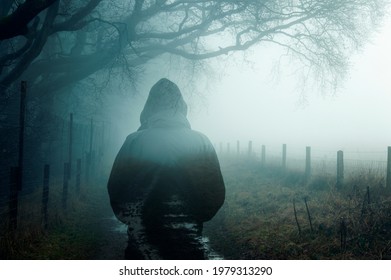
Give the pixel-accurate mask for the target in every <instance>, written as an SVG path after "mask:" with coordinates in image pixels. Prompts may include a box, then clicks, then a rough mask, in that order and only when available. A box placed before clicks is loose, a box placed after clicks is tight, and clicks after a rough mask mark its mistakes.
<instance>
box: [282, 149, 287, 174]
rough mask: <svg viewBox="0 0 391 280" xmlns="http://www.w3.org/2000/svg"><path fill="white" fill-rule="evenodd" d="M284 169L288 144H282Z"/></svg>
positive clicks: (283, 167) (284, 167)
mask: <svg viewBox="0 0 391 280" xmlns="http://www.w3.org/2000/svg"><path fill="white" fill-rule="evenodd" d="M282 169H284V170H285V169H286V144H282Z"/></svg>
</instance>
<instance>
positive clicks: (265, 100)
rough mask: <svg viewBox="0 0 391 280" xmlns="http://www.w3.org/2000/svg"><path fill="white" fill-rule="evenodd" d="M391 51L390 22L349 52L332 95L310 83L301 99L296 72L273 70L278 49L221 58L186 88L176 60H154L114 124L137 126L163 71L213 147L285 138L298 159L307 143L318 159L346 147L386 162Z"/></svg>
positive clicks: (127, 128) (272, 143)
mask: <svg viewBox="0 0 391 280" xmlns="http://www.w3.org/2000/svg"><path fill="white" fill-rule="evenodd" d="M389 50H391V19H390V20H388V21H387V22H385V24H384V26H383V28H381V32H379V34H377V35H376V36H375V37H374V38H373V39H372V43H368V44H367V45H366V46H365V47H364V49H363V50H362V51H361V52H360V53H357V54H354V55H353V56H352V58H351V63H352V67H351V68H350V71H349V75H348V78H347V79H346V80H345V82H344V83H343V85H342V87H341V88H339V90H338V92H337V94H336V95H333V94H326V95H324V94H322V93H321V90H320V89H319V88H311V89H310V90H309V91H307V92H306V95H305V96H306V102H303V101H302V94H301V89H300V85H301V83H300V81H298V79H300V76H298V75H294V74H292V70H289V69H288V70H286V69H282V70H281V71H280V72H277V74H276V72H275V71H274V70H273V69H274V68H275V65H276V61H277V60H278V58H279V57H280V52H278V51H276V49H275V48H270V47H269V46H264V45H261V46H259V48H255V49H252V50H250V51H248V52H246V54H245V58H246V59H247V60H249V61H252V63H250V64H249V63H247V62H245V61H244V60H243V58H244V56H243V53H237V54H235V55H232V56H229V57H227V58H226V59H222V58H218V59H217V60H216V61H217V63H211V65H210V66H211V68H212V69H213V71H212V72H211V73H207V74H206V75H204V78H203V80H197V79H196V80H191V81H189V82H188V83H189V84H190V86H185V83H186V81H187V80H188V78H187V76H186V75H182V76H184V77H185V78H183V77H182V79H181V78H179V77H178V76H179V75H178V73H177V71H176V70H175V69H182V68H181V67H182V66H181V65H176V64H175V62H174V63H173V65H168V66H167V65H166V66H167V67H168V68H167V69H171V70H168V73H166V71H165V69H162V68H164V67H162V65H159V64H158V63H157V64H155V65H154V64H153V63H152V64H151V65H150V66H149V69H148V70H147V71H146V73H147V75H146V77H147V79H146V80H144V82H143V84H142V85H141V87H139V90H140V93H139V94H136V95H135V96H133V97H131V98H130V99H129V104H128V103H126V102H122V104H120V105H118V108H117V109H116V110H117V111H118V112H119V113H120V114H121V115H122V116H123V117H120V120H118V123H119V125H120V126H122V127H124V130H123V134H124V135H123V137H125V136H126V135H127V134H129V133H131V132H133V131H134V130H136V129H137V128H138V126H139V115H140V112H141V110H142V107H143V105H144V103H145V100H146V98H147V94H148V91H149V89H150V87H151V86H152V85H153V83H155V82H156V81H157V80H158V79H160V78H161V77H162V76H161V75H162V74H161V73H162V72H164V73H166V74H164V75H165V76H166V77H167V78H169V79H171V80H173V81H174V82H177V83H178V85H179V86H180V88H181V91H182V93H183V95H184V98H185V101H186V102H187V103H188V105H189V116H188V117H189V120H190V123H191V124H192V128H193V129H195V130H198V131H201V132H203V133H204V134H206V135H207V136H208V137H209V138H210V139H211V141H212V142H213V143H214V144H217V145H218V144H219V143H220V142H224V146H226V143H227V142H230V143H231V147H232V148H231V149H234V145H236V141H237V140H239V141H241V143H242V147H244V146H246V145H247V143H248V141H249V140H252V141H253V143H254V150H255V151H256V152H259V151H260V149H261V148H260V147H261V145H266V146H267V149H268V151H271V152H273V151H274V152H275V153H279V152H280V150H281V145H282V144H284V143H285V144H287V145H288V152H289V153H290V154H298V155H299V154H300V155H301V156H302V155H304V150H305V147H306V146H311V147H312V149H313V151H314V152H313V153H316V152H317V153H318V156H322V155H323V154H335V153H336V151H337V150H343V151H345V152H346V153H350V154H348V157H356V158H362V157H363V156H367V157H371V158H374V159H380V160H385V156H386V150H387V146H391V52H390V51H389ZM166 64H167V63H166ZM200 71H202V70H200ZM201 76H202V75H201ZM276 77H278V79H277V78H276ZM148 79H150V80H148ZM206 82H207V83H208V86H205V85H204V84H205V83H206ZM194 84H198V90H199V92H201V95H199V93H197V94H194V92H193V90H192V88H191V85H194ZM205 88H206V89H205ZM204 89H205V90H204ZM129 109H131V110H130V112H129ZM121 137H122V136H120V137H119V138H121ZM120 142H122V138H121V141H120ZM358 152H359V153H358Z"/></svg>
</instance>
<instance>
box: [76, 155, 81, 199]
mask: <svg viewBox="0 0 391 280" xmlns="http://www.w3.org/2000/svg"><path fill="white" fill-rule="evenodd" d="M80 178H81V159H80V158H78V159H77V164H76V192H77V193H80Z"/></svg>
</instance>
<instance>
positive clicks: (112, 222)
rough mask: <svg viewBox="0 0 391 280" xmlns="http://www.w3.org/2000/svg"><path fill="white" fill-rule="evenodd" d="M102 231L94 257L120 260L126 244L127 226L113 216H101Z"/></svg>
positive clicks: (122, 257)
mask: <svg viewBox="0 0 391 280" xmlns="http://www.w3.org/2000/svg"><path fill="white" fill-rule="evenodd" d="M100 223H101V228H102V232H101V233H100V234H101V235H102V236H101V239H102V240H101V244H100V248H99V249H98V251H97V254H96V256H95V257H94V259H98V260H121V259H124V251H125V248H126V245H127V233H126V230H127V227H126V226H125V225H124V224H122V223H121V222H119V221H118V220H117V219H116V218H115V216H108V217H105V218H102V219H101V221H100Z"/></svg>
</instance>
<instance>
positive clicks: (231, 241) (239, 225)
mask: <svg viewBox="0 0 391 280" xmlns="http://www.w3.org/2000/svg"><path fill="white" fill-rule="evenodd" d="M222 170H223V173H224V177H225V182H226V187H227V197H226V203H225V205H224V206H223V208H222V209H221V211H220V212H219V213H218V215H217V216H216V217H215V218H214V219H213V221H211V222H209V223H208V224H207V225H206V227H205V234H207V235H208V236H209V238H210V240H211V243H212V244H213V247H214V248H215V249H217V250H218V251H219V252H220V253H221V254H222V255H224V257H225V258H226V259H389V258H391V196H390V190H387V189H385V187H384V181H385V178H384V177H382V176H381V175H379V174H380V172H377V170H369V169H367V170H362V171H358V172H357V173H355V174H356V175H355V176H354V177H351V178H346V180H345V183H344V185H343V186H342V187H341V188H340V189H336V187H335V178H334V177H332V176H330V175H317V176H313V178H311V179H310V180H308V181H306V180H305V178H304V176H303V174H302V173H300V172H292V171H283V170H281V169H279V168H275V167H274V168H262V167H261V166H260V163H259V162H257V161H253V162H249V161H247V160H243V161H242V162H238V161H237V160H235V161H229V160H228V161H223V162H222Z"/></svg>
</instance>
